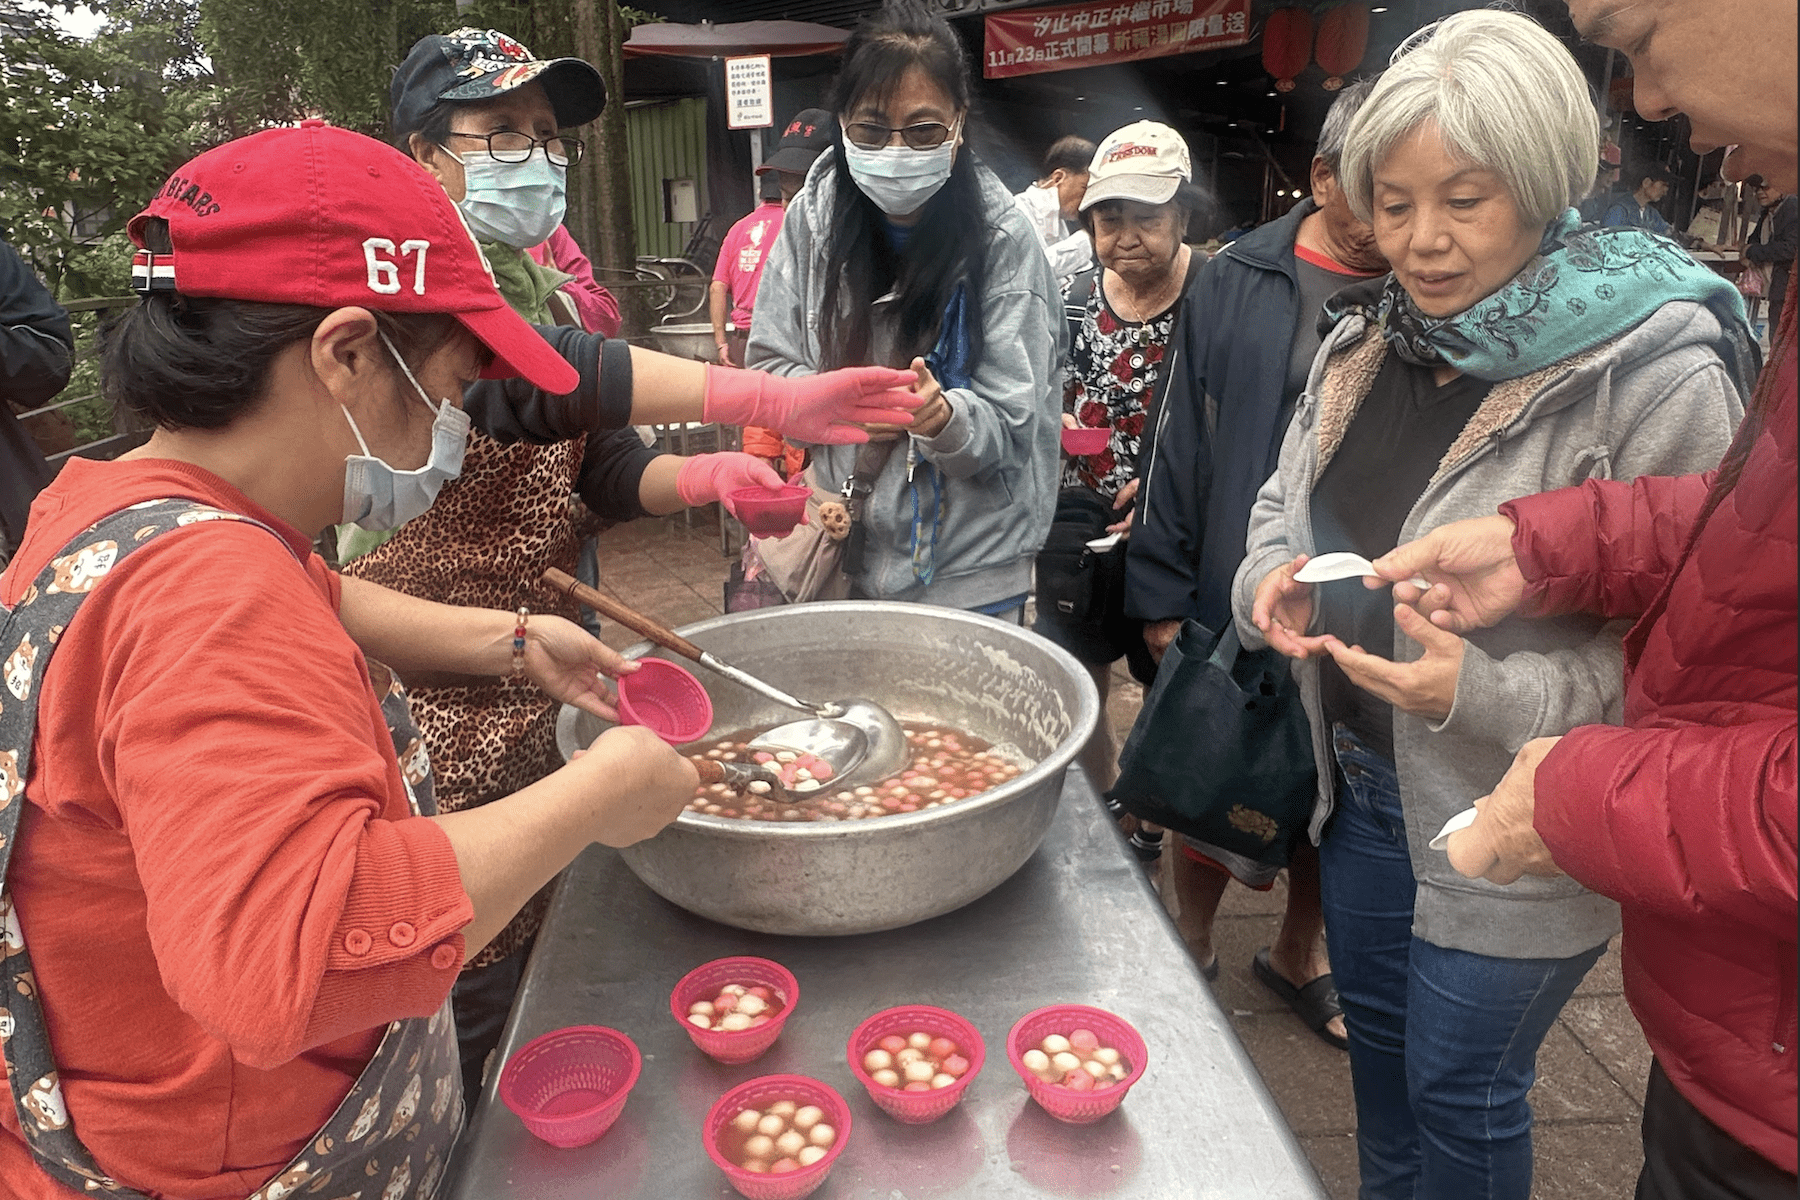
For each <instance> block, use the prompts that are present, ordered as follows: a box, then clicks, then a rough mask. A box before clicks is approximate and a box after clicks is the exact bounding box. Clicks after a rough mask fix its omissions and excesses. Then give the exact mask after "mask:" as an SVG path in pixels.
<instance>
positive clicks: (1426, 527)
mask: <svg viewBox="0 0 1800 1200" xmlns="http://www.w3.org/2000/svg"><path fill="white" fill-rule="evenodd" d="M1719 336H1720V330H1719V324H1718V321H1717V319H1716V318H1715V317H1714V316H1713V315H1712V313H1711V312H1710V311H1708V310H1707V309H1706V308H1705V307H1704V306H1702V305H1699V304H1695V303H1692V302H1689V301H1672V302H1670V303H1668V304H1665V305H1663V306H1662V307H1661V308H1660V309H1658V310H1657V311H1656V312H1655V313H1654V314H1653V315H1652V316H1651V317H1650V318H1649V319H1648V320H1647V321H1645V322H1644V323H1643V324H1642V325H1640V326H1638V327H1637V328H1636V329H1634V330H1632V331H1630V332H1628V333H1626V334H1623V335H1621V336H1620V337H1618V338H1616V339H1614V340H1613V341H1611V342H1608V343H1604V344H1602V345H1600V346H1597V347H1595V348H1594V349H1592V350H1590V351H1587V352H1585V353H1583V354H1579V355H1576V356H1574V357H1573V358H1570V359H1567V360H1564V361H1563V362H1560V363H1556V364H1554V365H1552V366H1550V367H1546V368H1544V369H1542V370H1540V371H1536V372H1533V373H1532V374H1529V375H1525V376H1523V377H1521V378H1519V379H1512V380H1505V381H1503V382H1500V383H1496V384H1494V386H1493V387H1492V388H1491V389H1490V390H1489V392H1488V395H1487V398H1486V399H1485V400H1483V401H1482V404H1481V407H1480V408H1479V409H1477V410H1476V412H1475V415H1474V416H1473V417H1471V418H1470V420H1469V423H1468V425H1467V426H1465V427H1464V429H1463V431H1462V433H1461V434H1460V435H1459V436H1458V437H1457V439H1456V441H1455V442H1454V443H1453V444H1452V445H1451V447H1450V449H1449V450H1448V451H1447V452H1446V453H1445V455H1444V457H1443V459H1442V461H1441V462H1440V464H1439V466H1438V469H1437V472H1436V473H1435V474H1434V475H1433V476H1432V479H1431V482H1430V483H1429V484H1428V485H1427V486H1426V488H1425V492H1424V494H1423V495H1422V496H1420V497H1419V499H1418V501H1417V502H1416V503H1414V505H1413V506H1412V510H1411V511H1410V512H1409V513H1408V514H1407V518H1406V522H1405V524H1404V525H1403V526H1402V528H1401V533H1400V540H1401V542H1407V541H1411V540H1412V539H1414V538H1417V537H1419V536H1421V535H1422V534H1424V533H1426V532H1428V531H1430V530H1432V529H1435V528H1436V527H1437V526H1439V525H1444V524H1448V523H1449V522H1451V521H1459V520H1462V519H1464V518H1466V517H1479V516H1491V515H1492V514H1493V512H1494V510H1495V508H1496V507H1497V506H1498V505H1500V504H1502V503H1504V502H1505V501H1507V500H1511V499H1514V498H1516V497H1518V496H1525V495H1530V494H1532V493H1535V492H1542V491H1549V490H1552V489H1554V488H1560V487H1568V486H1572V485H1574V484H1578V483H1581V482H1582V481H1584V480H1586V479H1589V478H1603V479H1605V478H1612V479H1620V480H1629V479H1632V478H1635V477H1636V476H1638V475H1685V474H1688V473H1690V472H1696V471H1706V470H1710V469H1711V468H1713V467H1715V466H1717V465H1718V462H1719V459H1720V458H1721V457H1722V456H1723V454H1724V452H1725V448H1726V446H1727V445H1728V444H1729V442H1730V440H1731V434H1732V431H1733V430H1734V429H1735V428H1736V427H1737V424H1738V421H1739V419H1740V418H1741V417H1742V416H1743V412H1744V403H1743V399H1742V398H1741V397H1740V396H1739V395H1738V392H1737V390H1736V389H1735V388H1734V387H1733V385H1732V383H1731V379H1730V376H1729V375H1728V373H1727V372H1726V369H1725V365H1724V364H1723V363H1722V362H1721V361H1720V359H1719V357H1718V355H1717V354H1716V353H1715V352H1714V350H1713V349H1712V346H1713V345H1714V344H1715V342H1716V341H1717V339H1718V338H1719ZM1387 353H1388V350H1387V344H1386V343H1385V342H1384V341H1383V339H1382V337H1381V335H1380V332H1379V331H1378V330H1377V329H1376V328H1375V327H1374V326H1373V324H1372V323H1371V322H1369V321H1368V320H1366V319H1365V318H1364V317H1363V316H1362V315H1360V314H1351V315H1348V316H1346V317H1345V318H1344V319H1343V320H1342V321H1340V322H1339V323H1338V325H1337V327H1336V328H1335V329H1334V330H1333V331H1332V333H1331V334H1330V335H1329V336H1328V337H1327V338H1326V340H1325V344H1324V345H1323V346H1321V347H1320V349H1319V355H1318V357H1317V358H1316V359H1315V360H1314V362H1313V367H1312V372H1311V376H1310V378H1309V379H1308V381H1307V387H1306V391H1305V393H1304V394H1303V395H1302V396H1301V398H1300V402H1299V407H1298V408H1297V409H1296V410H1295V413H1294V420H1293V424H1292V425H1290V426H1289V427H1288V432H1287V438H1286V440H1285V441H1284V442H1283V443H1282V447H1281V461H1280V466H1279V467H1278V468H1277V470H1276V473H1275V475H1274V476H1272V477H1271V478H1270V479H1269V481H1268V482H1267V483H1265V484H1264V485H1263V488H1262V491H1261V492H1260V493H1259V494H1258V496H1257V499H1256V507H1255V509H1254V510H1253V511H1252V513H1251V516H1250V529H1249V537H1248V543H1249V545H1248V553H1247V555H1246V557H1245V558H1244V562H1243V565H1242V566H1240V567H1239V568H1238V572H1237V576H1236V578H1235V579H1234V581H1233V584H1232V608H1233V610H1234V612H1235V614H1236V616H1237V624H1238V632H1239V634H1240V635H1241V636H1242V639H1243V644H1244V645H1245V646H1262V645H1264V644H1265V642H1264V640H1263V637H1262V634H1261V631H1259V630H1258V629H1257V628H1256V627H1255V626H1254V625H1252V624H1251V623H1250V611H1251V606H1252V604H1253V603H1254V601H1255V598H1256V588H1257V585H1258V584H1259V583H1261V582H1262V580H1263V578H1264V577H1265V576H1267V575H1268V573H1269V572H1270V571H1273V570H1275V569H1276V568H1277V567H1280V566H1281V565H1283V564H1284V563H1287V562H1290V561H1292V560H1293V558H1294V557H1295V556H1296V555H1298V554H1311V553H1312V552H1313V548H1314V547H1313V540H1312V517H1311V507H1312V506H1311V495H1312V488H1313V485H1314V484H1315V483H1316V482H1317V481H1318V478H1319V475H1320V473H1321V472H1322V471H1323V470H1324V468H1325V464H1326V463H1328V462H1329V461H1330V459H1331V455H1332V453H1333V452H1334V451H1336V449H1337V448H1338V445H1339V443H1340V442H1341V441H1342V439H1343V436H1344V432H1345V430H1346V429H1348V428H1349V425H1350V421H1351V418H1353V417H1354V416H1355V415H1356V410H1357V408H1358V407H1359V406H1360V405H1361V403H1362V401H1363V399H1364V397H1366V396H1367V395H1368V394H1369V389H1370V386H1371V385H1372V384H1373V382H1374V380H1375V377H1376V375H1377V374H1378V373H1379V372H1380V370H1381V365H1382V362H1383V360H1384V359H1385V358H1386V356H1387ZM1629 625H1630V622H1628V621H1611V622H1605V621H1602V620H1601V619H1600V618H1598V617H1592V616H1587V615H1575V616H1569V617H1558V618H1554V619H1549V620H1523V619H1519V618H1508V619H1506V620H1504V621H1502V622H1500V623H1499V624H1498V625H1495V626H1494V627H1493V628H1491V629H1484V630H1480V631H1478V632H1476V633H1474V634H1471V635H1470V636H1469V638H1468V639H1467V642H1466V645H1465V646H1464V648H1463V659H1462V666H1461V669H1460V672H1459V674H1458V676H1457V680H1456V698H1455V701H1454V703H1453V704H1452V706H1451V710H1450V714H1449V716H1448V717H1447V718H1445V719H1444V720H1443V721H1442V722H1432V721H1429V720H1427V719H1425V718H1422V717H1417V716H1413V715H1412V714H1410V713H1406V712H1402V711H1401V710H1399V709H1395V710H1394V757H1395V766H1396V768H1397V772H1398V775H1399V779H1400V798H1401V802H1402V804H1403V806H1404V809H1405V814H1406V831H1407V842H1408V845H1409V847H1410V849H1411V854H1412V867H1413V876H1414V878H1415V879H1416V880H1417V881H1418V886H1419V890H1418V897H1417V900H1416V901H1415V903H1414V908H1413V933H1414V934H1415V935H1416V936H1418V937H1419V938H1422V939H1423V940H1425V941H1428V942H1430V943H1431V944H1433V945H1435V946H1442V947H1445V948H1447V949H1452V950H1466V951H1469V952H1471V953H1475V954H1486V955H1491V956H1494V957H1498V958H1567V957H1570V956H1572V955H1574V954H1578V953H1580V952H1581V951H1583V950H1587V949H1589V948H1591V947H1593V946H1597V945H1599V944H1600V943H1601V942H1603V941H1605V940H1606V939H1607V938H1609V937H1611V936H1612V935H1613V934H1614V933H1615V932H1617V930H1618V928H1619V911H1618V905H1616V904H1615V903H1614V902H1613V901H1611V900H1608V899H1606V898H1605V897H1604V896H1599V895H1596V894H1594V893H1592V892H1589V891H1587V890H1586V889H1584V888H1583V887H1582V886H1581V885H1580V884H1578V883H1576V882H1575V881H1574V880H1572V879H1569V878H1567V877H1566V876H1557V877H1554V878H1540V877H1536V876H1530V875H1527V876H1525V877H1524V878H1523V879H1521V880H1519V881H1518V882H1517V883H1514V884H1511V885H1508V886H1505V887H1502V886H1499V885H1497V884H1492V883H1489V882H1488V881H1486V880H1484V879H1465V878H1463V877H1462V876H1461V875H1459V874H1457V873H1456V872H1455V871H1454V870H1452V869H1451V867H1450V861H1449V859H1448V857H1447V856H1446V855H1445V854H1444V853H1443V851H1441V850H1431V849H1428V848H1427V845H1426V843H1427V842H1429V841H1430V839H1431V838H1432V837H1434V836H1435V835H1436V834H1437V831H1438V830H1439V829H1440V828H1442V827H1443V824H1444V822H1445V821H1447V820H1449V819H1450V817H1452V816H1454V815H1455V814H1456V813H1458V812H1460V811H1462V810H1463V809H1465V808H1467V807H1469V805H1470V804H1472V803H1473V802H1474V801H1475V800H1476V799H1478V798H1479V797H1481V796H1484V795H1486V794H1488V793H1489V792H1490V791H1492V790H1493V788H1494V785H1495V784H1497V783H1498V782H1499V781H1500V778H1501V776H1503V775H1504V774H1505V773H1506V770H1507V768H1508V767H1509V766H1511V765H1512V759H1513V755H1514V754H1515V753H1516V752H1517V751H1518V749H1519V747H1520V746H1522V745H1524V744H1525V743H1526V742H1528V741H1530V740H1531V739H1533V738H1539V737H1550V736H1554V735H1557V734H1561V733H1565V732H1567V731H1568V730H1570V729H1572V728H1574V727H1575V726H1577V725H1589V724H1597V723H1615V724H1616V723H1617V722H1618V721H1619V719H1620V704H1621V698H1622V694H1623V691H1624V657H1623V653H1622V651H1621V649H1620V640H1621V638H1622V637H1623V636H1624V633H1625V630H1626V629H1627V628H1628V627H1629ZM1394 643H1395V644H1394V646H1393V647H1391V651H1390V652H1391V655H1392V657H1393V658H1394V659H1395V660H1397V661H1402V662H1408V661H1412V660H1414V659H1416V658H1418V657H1419V655H1420V654H1421V648H1420V646H1419V644H1418V643H1417V642H1414V641H1413V640H1412V639H1411V638H1409V637H1406V636H1405V635H1403V634H1401V633H1400V632H1399V629H1398V627H1396V628H1395V631H1394ZM1370 649H1371V650H1372V651H1374V652H1375V653H1380V652H1381V651H1380V649H1378V648H1376V647H1370ZM1293 670H1294V676H1295V678H1296V679H1297V680H1299V682H1300V690H1301V695H1302V699H1303V701H1304V703H1305V706H1306V710H1307V715H1308V717H1309V718H1310V719H1311V724H1312V738H1313V754H1314V757H1315V759H1316V760H1317V764H1318V771H1319V796H1318V801H1317V803H1316V805H1315V806H1314V809H1313V819H1312V826H1311V834H1312V838H1313V840H1314V841H1315V842H1316V841H1318V840H1319V837H1320V834H1321V831H1322V830H1323V828H1324V825H1325V822H1326V819H1327V818H1328V817H1329V816H1330V815H1331V810H1332V803H1333V796H1332V786H1333V785H1332V778H1333V776H1332V770H1331V762H1332V751H1331V738H1330V731H1329V730H1327V729H1326V728H1324V726H1323V724H1322V721H1321V718H1320V709H1319V667H1318V663H1317V662H1316V661H1312V660H1306V661H1297V662H1294V663H1293Z"/></svg>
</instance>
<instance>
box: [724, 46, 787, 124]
mask: <svg viewBox="0 0 1800 1200" xmlns="http://www.w3.org/2000/svg"><path fill="white" fill-rule="evenodd" d="M771 90H772V89H771V87H770V82H769V56H768V55H766V54H752V55H750V56H748V57H745V58H728V59H726V60H725V100H726V109H727V110H728V111H727V114H726V120H725V124H726V127H727V128H729V129H764V128H767V127H768V126H770V125H773V124H774V123H775V105H774V103H773V101H772V99H771V97H770V92H771Z"/></svg>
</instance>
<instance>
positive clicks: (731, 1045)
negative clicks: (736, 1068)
mask: <svg viewBox="0 0 1800 1200" xmlns="http://www.w3.org/2000/svg"><path fill="white" fill-rule="evenodd" d="M728 983H741V984H743V985H744V986H745V987H755V986H757V985H759V984H760V985H761V986H763V987H766V988H768V989H769V990H770V991H772V992H774V993H775V995H776V996H778V997H780V999H781V1011H780V1012H778V1013H776V1014H775V1015H774V1016H773V1017H772V1018H770V1019H769V1020H768V1021H767V1022H766V1023H764V1024H762V1025H753V1026H751V1027H750V1028H749V1029H737V1030H731V1031H726V1030H723V1029H702V1028H700V1027H699V1026H698V1025H695V1024H693V1023H692V1022H691V1021H689V1020H688V1019H687V1018H688V1007H689V1006H690V1005H692V1004H693V1003H694V1001H696V1000H711V999H712V998H713V997H714V996H717V995H718V994H719V989H720V988H722V987H724V986H725V985H726V984H728ZM799 1006H800V981H799V980H797V979H795V978H794V973H793V972H792V971H789V970H788V969H787V968H786V967H784V966H782V965H781V964H780V963H778V962H771V961H770V960H768V959H766V958H749V957H741V958H715V959H713V960H712V961H711V962H709V963H701V964H700V965H699V966H697V967H695V968H694V969H693V970H691V971H689V972H688V973H687V974H686V975H683V976H682V977H681V982H680V983H678V984H676V985H675V990H674V991H672V992H670V993H669V1012H670V1013H671V1014H673V1015H674V1017H675V1019H676V1020H677V1021H679V1022H680V1023H681V1027H682V1028H683V1029H685V1030H687V1035H688V1037H690V1038H692V1039H693V1042H694V1045H696V1046H698V1047H700V1049H701V1050H703V1051H705V1052H706V1053H707V1054H708V1055H710V1056H711V1057H713V1058H715V1059H717V1060H718V1061H720V1062H722V1063H734V1064H735V1063H747V1062H749V1061H750V1060H752V1059H754V1058H757V1057H759V1056H761V1054H762V1052H763V1051H764V1050H767V1049H768V1048H769V1047H770V1046H773V1045H774V1044H775V1039H776V1038H778V1037H780V1036H781V1027H782V1026H783V1025H785V1024H787V1019H788V1017H789V1016H791V1015H792V1014H793V1011H794V1009H796V1008H798V1007H799ZM739 1107H745V1106H742V1105H740V1106H739Z"/></svg>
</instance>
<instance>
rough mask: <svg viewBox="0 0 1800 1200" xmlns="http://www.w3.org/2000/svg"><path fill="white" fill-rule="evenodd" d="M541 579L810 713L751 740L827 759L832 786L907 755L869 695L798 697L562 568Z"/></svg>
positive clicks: (886, 770) (892, 769)
mask: <svg viewBox="0 0 1800 1200" xmlns="http://www.w3.org/2000/svg"><path fill="white" fill-rule="evenodd" d="M543 580H544V583H545V584H546V585H548V586H549V587H550V588H552V589H554V590H556V591H558V592H561V593H563V594H564V595H567V596H572V597H574V598H575V599H576V600H579V601H581V603H583V604H585V605H587V606H588V607H589V608H591V609H593V610H594V611H596V612H598V613H600V614H601V615H602V616H607V617H611V618H612V619H613V620H615V621H617V622H618V623H619V624H621V625H623V626H625V627H626V628H627V629H629V630H631V631H632V632H634V633H639V634H642V635H643V636H644V637H646V638H648V639H650V641H652V642H654V643H656V644H657V645H658V646H661V647H662V648H663V649H665V650H668V651H670V652H671V653H674V654H679V655H681V657H683V658H685V659H688V660H689V661H691V662H697V663H699V664H700V665H701V666H703V667H706V668H708V669H710V670H712V671H714V672H716V673H718V674H720V675H723V676H724V677H725V678H727V679H729V680H731V681H732V682H733V683H735V684H738V685H739V686H741V687H746V688H749V689H750V690H751V691H753V692H755V693H756V694H757V695H759V696H763V697H766V698H767V699H770V700H773V701H775V703H777V704H780V705H782V706H783V707H786V708H795V709H799V710H800V711H801V712H804V713H809V714H811V715H810V716H809V717H807V718H806V719H803V720H799V721H790V722H788V723H787V724H785V725H777V726H776V727H775V728H773V729H771V730H769V731H768V732H767V733H764V734H761V735H759V736H758V737H757V739H756V740H755V741H754V742H753V743H751V745H752V746H753V747H755V748H756V749H761V750H770V751H779V750H792V751H794V752H795V753H799V754H811V755H813V756H815V757H817V758H820V759H823V760H824V761H825V762H826V763H828V764H830V766H831V771H832V776H831V781H830V782H831V785H832V789H833V790H842V789H843V788H853V787H859V786H861V785H863V784H868V783H874V782H875V781H876V780H879V779H886V778H887V777H888V776H890V775H893V774H895V773H896V772H898V771H899V770H901V769H902V768H903V767H905V766H906V764H907V762H908V761H909V759H910V758H911V751H910V749H909V748H908V746H907V744H906V731H905V730H903V729H901V728H900V723H899V722H898V721H896V720H894V716H893V714H892V713H890V712H888V710H887V709H885V708H883V707H881V705H879V704H877V703H875V702H874V701H873V700H867V699H862V698H860V697H851V698H848V699H844V700H826V701H812V700H802V699H800V698H798V697H796V696H793V695H790V694H788V693H787V692H784V691H782V690H781V689H780V688H778V687H776V686H775V685H773V684H771V683H768V682H766V681H765V680H762V679H758V678H757V677H756V676H754V675H751V674H750V673H749V672H747V671H744V670H742V669H740V668H738V667H734V666H732V665H731V664H730V663H727V662H724V661H722V660H721V659H719V658H717V657H716V656H715V655H713V654H712V653H711V652H709V651H706V650H702V649H701V648H700V647H699V646H696V645H695V644H694V643H693V642H690V641H688V639H686V638H684V637H682V636H681V635H680V634H678V633H676V632H675V631H674V630H672V629H670V628H669V627H668V626H666V625H663V624H662V623H661V622H659V621H657V620H655V619H654V618H652V617H649V616H646V615H645V614H643V613H641V612H638V611H637V610H636V609H634V608H631V607H630V606H628V605H625V604H622V603H620V602H619V601H617V600H615V599H613V598H612V597H611V596H608V595H606V594H605V593H603V592H598V591H595V590H594V589H593V588H591V587H588V586H587V585H586V584H585V583H582V582H581V581H580V580H578V579H575V578H574V577H573V576H571V575H570V574H569V573H568V572H566V571H559V570H557V569H556V568H555V567H551V568H550V569H549V570H547V571H545V572H544V575H543Z"/></svg>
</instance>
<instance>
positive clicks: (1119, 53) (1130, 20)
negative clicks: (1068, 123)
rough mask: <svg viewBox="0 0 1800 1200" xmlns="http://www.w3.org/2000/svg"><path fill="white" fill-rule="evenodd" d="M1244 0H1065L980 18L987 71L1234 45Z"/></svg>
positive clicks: (1242, 30) (1241, 38)
mask: <svg viewBox="0 0 1800 1200" xmlns="http://www.w3.org/2000/svg"><path fill="white" fill-rule="evenodd" d="M1249 40H1250V0H1132V2H1131V3H1124V4H1121V3H1117V2H1115V3H1110V4H1068V5H1062V6H1060V7H1057V8H1035V9H1031V10H1030V11H1027V12H1015V13H998V14H995V15H994V16H991V17H988V18H987V54H986V57H985V59H984V61H983V65H982V71H981V73H982V74H983V75H984V76H986V77H987V78H989V79H1004V78H1006V77H1007V76H1011V75H1035V74H1039V73H1041V72H1044V71H1067V70H1070V69H1071V68H1074V67H1097V66H1103V65H1106V64H1108V63H1122V62H1133V61H1135V60H1137V59H1140V58H1158V57H1161V56H1163V55H1167V54H1192V53H1195V52H1196V51H1200V50H1220V49H1224V48H1225V47H1228V46H1242V45H1243V44H1244V43H1246V42H1248V41H1249Z"/></svg>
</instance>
